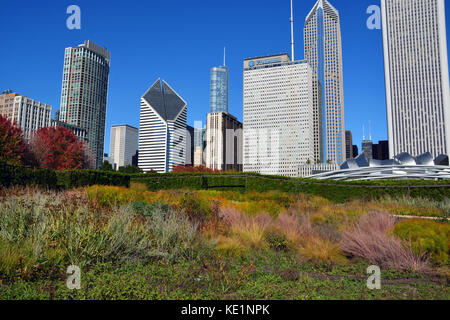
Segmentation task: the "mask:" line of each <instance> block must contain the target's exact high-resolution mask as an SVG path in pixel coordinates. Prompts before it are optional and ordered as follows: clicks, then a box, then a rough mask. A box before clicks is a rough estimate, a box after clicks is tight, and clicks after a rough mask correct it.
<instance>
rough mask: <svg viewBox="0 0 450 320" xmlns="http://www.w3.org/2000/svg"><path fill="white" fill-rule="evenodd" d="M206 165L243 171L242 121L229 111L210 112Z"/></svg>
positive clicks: (217, 168)
mask: <svg viewBox="0 0 450 320" xmlns="http://www.w3.org/2000/svg"><path fill="white" fill-rule="evenodd" d="M206 167H208V168H210V169H213V170H221V171H227V170H234V171H242V123H240V122H239V121H238V120H237V119H236V118H235V117H233V116H232V115H230V114H228V113H225V112H218V113H209V114H208V117H207V121H206Z"/></svg>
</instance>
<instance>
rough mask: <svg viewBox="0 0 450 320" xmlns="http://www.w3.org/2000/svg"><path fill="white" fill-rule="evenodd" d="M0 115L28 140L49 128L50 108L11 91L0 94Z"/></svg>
mask: <svg viewBox="0 0 450 320" xmlns="http://www.w3.org/2000/svg"><path fill="white" fill-rule="evenodd" d="M0 114H1V115H2V116H3V117H5V118H7V119H8V120H9V121H11V123H16V124H17V126H18V127H20V128H21V129H22V132H23V136H24V138H25V139H26V140H30V139H31V138H32V136H33V133H34V132H36V131H37V130H39V129H40V128H44V127H50V124H51V123H50V121H51V116H52V107H51V106H49V105H47V104H44V103H41V102H38V101H36V100H34V99H31V98H28V97H26V96H23V95H21V94H18V93H13V92H12V91H11V90H6V91H3V93H2V94H0Z"/></svg>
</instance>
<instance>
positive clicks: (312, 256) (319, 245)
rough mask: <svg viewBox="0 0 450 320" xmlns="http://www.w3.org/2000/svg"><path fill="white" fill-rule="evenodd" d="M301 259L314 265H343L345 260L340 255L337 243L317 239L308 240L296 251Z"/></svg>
mask: <svg viewBox="0 0 450 320" xmlns="http://www.w3.org/2000/svg"><path fill="white" fill-rule="evenodd" d="M298 252H299V254H300V256H301V259H302V260H305V261H307V262H311V263H314V264H325V265H334V264H343V263H345V262H346V261H347V260H346V258H345V257H344V256H343V255H342V251H341V248H340V246H339V244H338V243H333V242H331V241H329V240H325V239H322V238H319V237H312V238H309V239H308V241H306V242H305V243H304V244H303V245H302V246H301V247H300V248H299V250H298Z"/></svg>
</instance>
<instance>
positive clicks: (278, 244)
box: [264, 228, 288, 251]
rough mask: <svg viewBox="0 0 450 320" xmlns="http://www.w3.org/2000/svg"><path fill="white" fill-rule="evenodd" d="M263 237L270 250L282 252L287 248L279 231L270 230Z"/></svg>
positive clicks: (284, 238) (286, 242)
mask: <svg viewBox="0 0 450 320" xmlns="http://www.w3.org/2000/svg"><path fill="white" fill-rule="evenodd" d="M264 236H265V238H266V241H267V243H268V244H269V247H270V248H271V249H273V250H276V251H283V250H286V249H287V248H288V241H287V239H286V236H285V235H284V233H282V232H281V231H280V230H279V229H276V228H271V229H269V230H267V231H266V233H265V235H264Z"/></svg>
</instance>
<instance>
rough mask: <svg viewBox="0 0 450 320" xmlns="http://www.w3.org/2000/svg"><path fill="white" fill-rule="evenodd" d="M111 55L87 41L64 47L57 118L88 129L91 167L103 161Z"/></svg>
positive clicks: (98, 165) (98, 166) (97, 166)
mask: <svg viewBox="0 0 450 320" xmlns="http://www.w3.org/2000/svg"><path fill="white" fill-rule="evenodd" d="M110 61H111V54H110V52H109V51H108V50H106V49H104V48H102V47H100V46H98V45H96V44H95V43H93V42H92V41H89V40H88V41H86V42H85V43H84V44H81V45H79V46H78V47H76V48H66V51H65V56H64V72H63V82H62V91H61V109H60V112H59V121H62V122H65V123H68V124H70V125H75V126H77V127H79V128H82V129H85V130H86V131H87V140H88V146H89V148H90V151H91V152H92V155H93V158H94V163H93V167H95V168H97V169H98V168H100V166H101V165H102V163H103V155H104V150H103V149H104V145H105V126H106V104H107V99H108V81H109V67H110Z"/></svg>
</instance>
